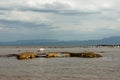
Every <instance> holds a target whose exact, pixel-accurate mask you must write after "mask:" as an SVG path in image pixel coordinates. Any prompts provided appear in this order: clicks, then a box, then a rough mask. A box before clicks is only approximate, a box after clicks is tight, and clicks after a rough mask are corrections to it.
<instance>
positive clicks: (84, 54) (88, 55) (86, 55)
mask: <svg viewBox="0 0 120 80" xmlns="http://www.w3.org/2000/svg"><path fill="white" fill-rule="evenodd" d="M70 56H71V57H83V58H99V57H102V55H101V54H97V53H94V52H81V53H70Z"/></svg>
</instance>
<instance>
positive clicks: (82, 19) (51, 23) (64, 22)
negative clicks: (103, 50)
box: [0, 0, 120, 41]
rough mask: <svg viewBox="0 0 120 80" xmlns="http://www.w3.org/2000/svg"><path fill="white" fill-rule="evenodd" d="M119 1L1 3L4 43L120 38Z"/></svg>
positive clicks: (16, 0) (1, 0) (23, 0)
mask: <svg viewBox="0 0 120 80" xmlns="http://www.w3.org/2000/svg"><path fill="white" fill-rule="evenodd" d="M119 2H120V1H119V0H100V1H96V0H63V1H60V0H44V1H43V0H0V37H2V39H0V41H9V40H10V41H12V40H19V39H43V38H44V39H59V40H87V39H99V38H103V37H109V36H114V35H117V36H118V35H119V34H118V32H119V31H120V30H119V27H120V26H119V25H120V23H119V22H120V16H119V12H120V9H119V7H120V6H119Z"/></svg>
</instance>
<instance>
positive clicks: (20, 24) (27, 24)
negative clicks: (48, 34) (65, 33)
mask: <svg viewBox="0 0 120 80" xmlns="http://www.w3.org/2000/svg"><path fill="white" fill-rule="evenodd" d="M0 24H3V25H5V26H6V27H15V28H19V27H25V28H36V27H40V28H43V29H50V28H51V24H49V23H42V22H39V23H33V22H24V21H17V20H0Z"/></svg>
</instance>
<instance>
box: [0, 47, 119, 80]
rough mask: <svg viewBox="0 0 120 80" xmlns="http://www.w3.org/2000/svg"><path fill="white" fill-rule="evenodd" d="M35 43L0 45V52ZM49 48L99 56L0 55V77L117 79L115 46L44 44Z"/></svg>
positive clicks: (12, 79) (24, 79)
mask: <svg viewBox="0 0 120 80" xmlns="http://www.w3.org/2000/svg"><path fill="white" fill-rule="evenodd" d="M38 49H39V47H36V48H34V47H33V48H30V47H29V48H28V47H24V48H22V47H20V48H16V47H6V48H2V47H1V48H0V54H8V53H9V54H12V53H18V50H21V52H22V51H25V50H28V51H34V52H36V51H37V50H38ZM49 51H69V52H80V51H94V52H98V53H100V52H104V53H101V54H102V55H103V56H104V57H102V58H69V57H68V58H35V59H32V60H17V59H16V58H15V57H9V58H0V80H119V79H120V49H119V48H79V47H76V48H46V50H45V51H44V52H49Z"/></svg>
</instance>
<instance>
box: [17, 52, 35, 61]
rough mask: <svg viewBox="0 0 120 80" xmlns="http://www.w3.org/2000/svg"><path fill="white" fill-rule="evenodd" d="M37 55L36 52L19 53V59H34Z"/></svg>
mask: <svg viewBox="0 0 120 80" xmlns="http://www.w3.org/2000/svg"><path fill="white" fill-rule="evenodd" d="M35 57H36V53H34V52H24V53H20V54H18V56H17V59H19V60H23V59H32V58H35Z"/></svg>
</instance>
